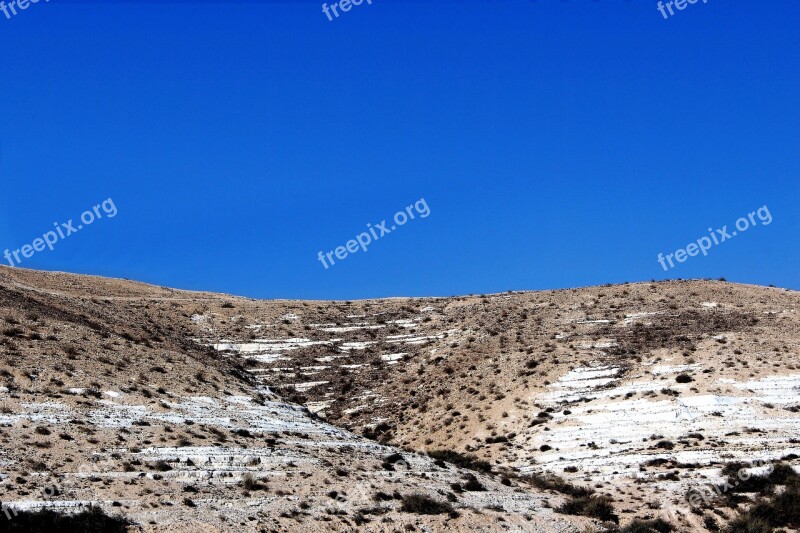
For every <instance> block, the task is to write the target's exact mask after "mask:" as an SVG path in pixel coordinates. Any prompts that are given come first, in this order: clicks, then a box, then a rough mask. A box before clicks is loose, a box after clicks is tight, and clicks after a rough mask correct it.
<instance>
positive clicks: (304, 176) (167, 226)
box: [0, 0, 800, 299]
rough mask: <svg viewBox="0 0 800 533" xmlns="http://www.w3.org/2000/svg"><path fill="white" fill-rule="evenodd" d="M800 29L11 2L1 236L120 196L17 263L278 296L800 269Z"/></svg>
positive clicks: (606, 3)
mask: <svg viewBox="0 0 800 533" xmlns="http://www.w3.org/2000/svg"><path fill="white" fill-rule="evenodd" d="M798 27H800V3H798V2H797V1H795V0H770V1H769V2H752V1H751V2H744V1H736V2H734V1H731V0H725V1H722V0H709V1H708V3H707V4H703V3H702V1H701V2H700V3H697V4H694V5H688V6H687V8H686V9H684V10H683V11H679V12H676V14H675V15H674V16H673V17H671V18H670V19H668V20H664V18H663V17H662V16H661V14H660V13H659V12H658V10H657V8H656V2H655V1H650V0H636V1H635V2H626V1H622V0H603V1H599V2H597V1H589V0H585V1H581V0H572V1H570V2H562V1H555V0H552V1H551V0H540V1H538V2H529V1H522V0H506V1H503V2H489V1H474V2H456V1H449V2H436V1H434V2H422V1H419V2H407V1H400V0H374V1H373V4H372V5H367V4H366V3H364V4H362V5H361V6H358V7H353V8H352V10H350V11H349V12H347V13H345V14H342V16H340V17H339V18H338V19H335V20H334V21H333V22H329V21H328V20H327V18H326V17H325V15H324V14H323V13H322V10H321V2H308V1H303V2H291V3H273V2H261V3H259V2H250V3H237V2H225V3H223V2H219V3H213V2H203V3H197V2H190V1H183V2H142V3H132V2H113V1H112V2H103V3H100V2H73V1H69V0H52V1H50V2H49V3H45V2H44V1H40V2H39V3H38V4H32V5H30V7H29V8H28V9H26V10H25V11H20V12H19V14H18V15H16V16H13V17H12V18H11V19H6V17H5V16H3V15H2V14H1V13H0V50H2V53H0V91H1V92H2V94H3V103H2V112H0V185H2V192H3V194H2V195H1V196H0V208H1V209H2V211H0V213H1V214H0V253H1V252H2V251H4V250H5V249H10V250H12V251H13V250H14V249H20V247H21V246H23V245H25V244H30V243H32V242H33V241H34V239H36V238H37V237H41V236H42V235H43V234H44V233H46V232H47V231H50V230H51V229H53V223H54V222H59V223H63V222H67V220H69V219H74V220H76V221H77V220H78V218H79V217H80V215H81V213H82V212H83V211H85V210H86V209H91V208H92V207H93V206H95V205H98V204H100V203H101V202H102V201H103V200H106V199H108V198H112V199H113V202H114V204H115V207H116V208H117V210H118V213H117V216H115V217H113V218H107V217H105V218H103V219H102V220H98V221H95V222H94V223H93V224H91V225H90V226H87V227H85V228H84V229H82V230H80V231H79V232H77V233H75V234H72V235H70V236H69V237H67V238H65V239H63V240H60V242H58V243H56V244H55V246H54V249H53V250H52V251H50V250H48V249H45V250H44V251H41V252H37V253H35V254H34V255H33V256H32V257H30V258H25V259H24V261H22V263H21V266H23V267H28V268H36V269H46V270H63V271H69V272H80V273H91V274H98V275H104V276H114V277H127V278H131V279H137V280H142V281H147V282H151V283H155V284H159V285H168V286H174V287H179V288H186V289H204V290H214V291H222V292H230V293H236V294H243V295H248V296H253V297H259V298H313V299H328V298H335V299H348V298H349V299H354V298H365V297H383V296H423V295H441V296H448V295H452V294H467V293H486V292H499V291H504V290H510V289H514V290H523V289H545V288H560V287H574V286H585V285H595V284H602V283H620V282H624V281H639V280H650V279H664V278H698V277H713V278H717V277H720V276H725V277H726V278H727V279H728V280H730V281H737V282H745V283H757V284H764V285H766V284H775V285H778V286H784V287H790V288H794V289H799V288H800V274H799V273H798V272H800V269H798V267H797V265H798V264H799V263H800V256H799V255H798V246H797V244H798V236H800V218H799V217H798V207H797V206H798V199H800V194H798V193H800V185H799V184H798V183H799V182H800V99H798V94H799V93H800V91H799V89H800V32H798V30H797V28H798ZM420 198H424V199H425V201H426V203H427V205H428V206H429V208H430V215H429V216H427V217H426V218H424V219H422V218H419V217H417V218H416V219H415V220H413V221H410V222H409V223H407V224H406V225H405V226H403V227H402V228H398V229H397V230H396V231H394V232H392V233H391V234H389V235H385V236H384V237H382V238H381V239H379V240H377V241H376V242H374V243H372V244H371V245H370V247H369V251H368V252H366V253H364V252H363V251H362V252H357V253H354V254H351V255H350V256H349V257H347V258H346V259H344V260H337V263H336V264H335V265H334V266H332V267H330V268H328V269H325V268H324V267H323V265H322V264H321V262H320V261H319V260H318V258H317V253H318V252H319V251H323V252H329V251H334V250H335V248H336V247H337V246H344V245H345V244H346V242H347V241H348V240H350V239H353V238H354V237H355V236H356V235H358V234H359V233H362V232H364V231H365V230H366V229H367V224H368V223H369V224H372V225H373V227H374V225H375V224H376V223H380V222H381V221H382V220H384V219H387V220H388V219H391V217H392V216H393V214H394V213H395V212H396V211H399V210H403V209H404V208H405V207H406V206H409V205H412V204H413V203H414V202H415V201H417V200H419V199H420ZM764 205H766V206H768V208H769V211H770V213H771V215H772V217H773V220H772V223H771V224H769V225H758V226H757V227H754V228H751V229H749V230H748V231H747V232H744V233H742V234H740V235H737V236H736V237H735V238H732V239H730V240H728V241H726V242H724V243H722V244H720V245H718V246H715V247H714V248H712V249H711V250H710V251H709V253H708V256H707V257H703V256H702V255H700V256H696V257H691V258H689V259H688V260H686V261H685V262H684V263H681V264H677V265H676V267H675V268H673V269H671V270H670V271H669V272H665V271H664V270H663V269H662V267H661V266H660V265H659V263H658V262H657V255H658V254H659V253H664V254H666V253H670V252H674V251H675V250H676V249H678V248H682V247H685V246H686V245H687V244H688V243H690V242H693V241H696V240H697V239H698V238H700V237H703V236H704V235H707V233H708V231H707V228H709V227H712V228H722V227H723V226H724V225H727V226H729V228H732V227H733V225H734V223H735V221H736V220H737V219H738V218H739V217H741V216H747V214H748V213H749V212H752V211H755V210H757V209H758V208H760V207H762V206H764ZM101 212H102V211H101Z"/></svg>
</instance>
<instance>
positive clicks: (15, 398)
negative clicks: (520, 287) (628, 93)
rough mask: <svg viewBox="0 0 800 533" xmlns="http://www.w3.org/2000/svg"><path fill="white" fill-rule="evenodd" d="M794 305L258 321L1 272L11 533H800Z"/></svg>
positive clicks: (244, 313)
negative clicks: (54, 529)
mask: <svg viewBox="0 0 800 533" xmlns="http://www.w3.org/2000/svg"><path fill="white" fill-rule="evenodd" d="M798 304H800V295H798V293H797V292H796V291H791V290H786V289H781V288H776V287H760V286H750V285H740V284H734V283H728V282H725V281H722V280H689V281H669V282H643V283H629V284H622V285H607V286H602V287H587V288H577V289H567V290H554V291H539V292H509V293H502V294H492V295H480V296H477V295H476V296H472V295H470V296H459V297H450V298H394V299H383V300H361V301H283V300H278V301H274V300H270V301H266V300H254V299H249V298H243V297H236V296H229V295H224V294H214V293H205V292H187V291H180V290H174V289H168V288H163V287H155V286H150V285H146V284H142V283H137V282H132V281H127V280H117V279H107V278H98V277H90V276H78V275H71V274H63V273H48V272H37V271H31V270H24V269H12V268H6V267H2V268H0V307H2V308H1V309H0V322H1V323H0V326H1V327H0V331H1V332H2V335H0V355H1V356H2V368H0V401H2V407H1V408H0V501H2V506H3V515H2V516H0V530H9V531H25V530H33V529H25V528H26V527H28V526H27V525H26V524H32V523H35V521H36V520H39V521H42V520H45V519H47V520H51V521H53V520H59V519H61V518H59V517H70V516H72V517H80V519H81V520H86V521H90V520H94V521H96V522H97V524H98V525H97V526H96V527H97V528H101V529H97V530H98V531H99V530H107V531H126V530H130V531H362V530H363V531H537V532H538V531H541V532H584V531H586V532H588V531H626V532H647V531H659V532H664V531H712V532H713V531H725V530H727V531H732V532H738V531H753V532H760V531H775V530H783V531H797V530H798V527H800V521H798V520H799V519H798V510H797V509H798V507H800V506H798V505H797V504H798V503H800V501H798V498H797V495H798V493H799V492H800V481H798V474H797V472H798V471H800V468H798V467H800V415H798V411H800V367H799V366H798V365H800V359H799V358H798V353H800V323H799V321H798V314H797V309H798ZM43 510H48V512H42V511H43ZM49 511H54V513H55V514H51V513H49ZM76 520H77V519H76ZM86 523H88V522H86ZM64 527H67V526H64ZM15 528H16V529H15ZM102 528H104V529H102Z"/></svg>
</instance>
